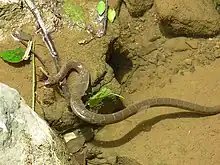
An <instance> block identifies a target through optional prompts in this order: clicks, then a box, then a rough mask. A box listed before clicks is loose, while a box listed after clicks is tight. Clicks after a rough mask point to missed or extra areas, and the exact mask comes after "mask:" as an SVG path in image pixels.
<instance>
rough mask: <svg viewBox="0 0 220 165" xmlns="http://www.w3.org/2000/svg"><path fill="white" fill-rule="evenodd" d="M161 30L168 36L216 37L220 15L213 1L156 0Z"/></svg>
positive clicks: (219, 24)
mask: <svg viewBox="0 0 220 165" xmlns="http://www.w3.org/2000/svg"><path fill="white" fill-rule="evenodd" d="M154 4H155V8H156V12H157V13H158V16H159V20H160V25H161V29H162V30H163V31H164V33H166V34H168V35H176V36H183V35H184V36H206V37H208V36H214V35H216V34H218V33H219V31H220V21H219V19H220V15H219V14H218V12H217V11H216V9H215V5H214V3H213V2H212V0H197V1H191V0H172V1H170V0H155V3H154Z"/></svg>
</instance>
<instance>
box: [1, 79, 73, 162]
mask: <svg viewBox="0 0 220 165" xmlns="http://www.w3.org/2000/svg"><path fill="white" fill-rule="evenodd" d="M66 151H67V149H66V146H65V145H64V143H63V140H62V139H60V138H59V137H58V135H56V134H55V132H53V131H52V129H51V128H50V127H49V125H48V124H47V123H46V122H45V121H44V120H42V119H41V118H40V117H39V116H38V115H37V114H36V113H35V112H34V111H33V110H32V109H31V108H30V107H28V105H26V104H25V101H24V100H23V98H22V97H21V96H20V95H19V93H18V92H17V91H16V90H15V89H13V88H10V87H9V86H7V85H5V84H2V83H0V164H16V165H28V164H33V165H34V164H47V165H60V164H67V165H69V164H72V162H71V161H69V160H68V159H69V154H68V153H67V152H66Z"/></svg>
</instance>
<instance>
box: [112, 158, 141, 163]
mask: <svg viewBox="0 0 220 165" xmlns="http://www.w3.org/2000/svg"><path fill="white" fill-rule="evenodd" d="M115 165H141V164H140V163H139V162H138V161H136V160H135V159H132V158H128V157H125V156H118V158H117V163H116V164H115Z"/></svg>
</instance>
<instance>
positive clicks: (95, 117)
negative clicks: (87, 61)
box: [45, 61, 220, 125]
mask: <svg viewBox="0 0 220 165" xmlns="http://www.w3.org/2000/svg"><path fill="white" fill-rule="evenodd" d="M72 69H74V70H76V71H77V72H78V74H79V75H80V82H78V83H77V88H76V89H75V91H74V92H73V93H71V98H70V106H71V109H72V111H73V113H74V114H75V115H76V116H78V117H79V118H80V119H82V120H84V121H86V122H88V123H91V124H96V125H107V124H113V123H117V122H120V121H122V120H124V119H126V118H128V117H130V116H132V115H134V114H136V113H137V112H139V111H140V110H141V108H143V107H146V108H147V109H148V108H150V107H157V106H170V107H177V108H182V109H186V110H189V111H192V112H195V113H198V114H206V115H214V114H218V113H220V105H218V106H213V107H207V106H202V105H198V104H194V103H190V102H187V101H183V100H179V99H173V98H154V99H146V100H143V101H140V102H138V103H135V104H132V105H130V106H128V107H126V108H124V109H123V110H121V111H118V112H115V113H112V114H97V113H94V112H91V111H89V110H88V109H86V107H85V105H84V104H83V102H82V100H81V97H82V96H83V95H84V94H85V91H86V90H87V87H88V85H89V77H90V75H89V72H88V71H87V70H86V69H85V68H84V66H83V65H82V64H81V63H79V62H75V61H71V62H69V63H67V64H66V65H63V66H62V67H61V69H60V71H59V72H58V73H57V74H56V75H55V76H50V77H48V80H47V81H46V82H45V84H46V85H53V84H57V83H59V82H60V81H62V79H63V78H65V77H66V76H67V74H68V72H69V71H70V70H72Z"/></svg>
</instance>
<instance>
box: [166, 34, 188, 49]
mask: <svg viewBox="0 0 220 165" xmlns="http://www.w3.org/2000/svg"><path fill="white" fill-rule="evenodd" d="M164 49H165V50H168V51H169V52H182V51H186V50H189V49H190V47H189V46H188V45H187V44H186V38H185V37H177V38H172V39H169V40H167V41H166V42H165V43H164Z"/></svg>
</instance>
